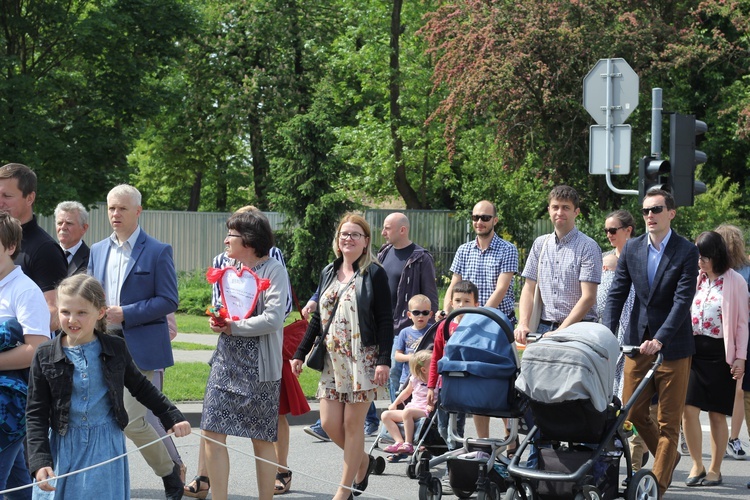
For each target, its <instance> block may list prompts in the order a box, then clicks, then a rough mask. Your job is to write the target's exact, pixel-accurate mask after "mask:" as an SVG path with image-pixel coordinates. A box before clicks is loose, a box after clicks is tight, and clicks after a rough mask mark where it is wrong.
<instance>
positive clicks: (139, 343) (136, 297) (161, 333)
mask: <svg viewBox="0 0 750 500" xmlns="http://www.w3.org/2000/svg"><path fill="white" fill-rule="evenodd" d="M109 246H110V239H109V238H106V239H104V240H102V241H99V242H97V243H94V244H93V245H92V246H91V256H90V258H89V266H88V271H87V272H88V274H90V275H91V276H93V277H95V278H96V279H97V280H99V282H100V283H101V284H102V286H104V283H105V273H106V272H107V259H108V258H109ZM105 289H106V288H105ZM178 303H179V298H178V295H177V273H176V272H175V268H174V260H173V259H172V247H171V246H170V245H167V244H166V243H162V242H160V241H159V240H156V239H154V238H152V237H151V236H149V235H148V234H146V232H145V231H144V230H143V229H141V233H140V234H139V235H138V240H137V241H136V244H135V246H134V247H133V252H132V253H131V255H130V262H129V263H128V267H127V269H126V270H125V280H124V281H123V282H122V288H121V289H120V306H121V307H122V313H123V316H124V318H125V320H124V321H123V324H122V326H123V335H124V337H125V342H126V343H127V345H128V349H129V350H130V354H131V355H132V356H133V360H135V363H136V364H137V365H138V368H140V369H141V370H156V369H160V368H166V367H168V366H172V365H173V364H174V357H173V356H172V345H171V343H170V340H169V326H168V325H167V315H168V314H169V313H173V312H175V311H176V310H177V304H178Z"/></svg>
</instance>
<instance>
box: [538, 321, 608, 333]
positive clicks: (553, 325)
mask: <svg viewBox="0 0 750 500" xmlns="http://www.w3.org/2000/svg"><path fill="white" fill-rule="evenodd" d="M594 322H596V320H593V319H582V320H581V323H594ZM539 324H540V325H544V326H548V327H550V328H551V329H552V330H557V328H558V327H559V326H560V325H561V324H562V323H558V322H557V321H547V320H546V319H543V320H541V321H540V322H539Z"/></svg>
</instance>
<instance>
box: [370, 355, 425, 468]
mask: <svg viewBox="0 0 750 500" xmlns="http://www.w3.org/2000/svg"><path fill="white" fill-rule="evenodd" d="M431 358H432V351H429V350H422V351H417V352H415V353H413V354H412V355H411V358H410V359H409V370H410V376H409V382H408V383H407V384H406V387H404V389H403V390H402V391H401V392H400V393H399V395H398V396H397V397H396V399H395V400H394V401H393V403H391V405H390V406H389V407H388V410H386V411H384V412H383V413H382V414H381V415H380V420H382V422H383V426H384V427H385V428H386V430H387V431H388V433H389V434H390V435H391V437H392V438H393V440H394V443H393V444H391V445H388V446H386V447H385V448H384V449H383V451H385V452H387V453H405V454H407V455H411V454H412V453H414V427H415V422H416V421H417V420H419V419H422V418H426V417H427V416H428V415H429V414H430V412H431V411H432V405H430V404H428V403H427V375H428V373H427V372H428V367H429V364H430V359H431ZM409 397H411V401H409V402H408V403H407V404H406V406H404V408H403V409H399V408H398V407H399V405H401V404H402V403H404V402H405V401H406V400H407V399H408V398H409ZM399 422H403V426H404V436H403V437H402V436H401V431H400V430H399V428H398V423H399Z"/></svg>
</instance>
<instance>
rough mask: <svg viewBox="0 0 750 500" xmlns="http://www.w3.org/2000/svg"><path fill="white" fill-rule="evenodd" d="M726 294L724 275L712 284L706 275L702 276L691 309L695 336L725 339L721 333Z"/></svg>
mask: <svg viewBox="0 0 750 500" xmlns="http://www.w3.org/2000/svg"><path fill="white" fill-rule="evenodd" d="M723 294H724V275H721V276H719V277H718V278H716V280H715V281H714V282H713V283H712V282H711V280H709V279H708V276H707V275H706V274H702V275H701V279H700V282H699V283H698V289H697V290H696V292H695V297H694V298H693V305H692V306H691V307H690V314H691V316H692V322H693V335H706V336H707V337H713V338H716V339H720V338H723V333H722V331H721V298H722V295H723Z"/></svg>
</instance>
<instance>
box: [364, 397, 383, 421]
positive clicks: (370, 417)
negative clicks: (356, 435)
mask: <svg viewBox="0 0 750 500" xmlns="http://www.w3.org/2000/svg"><path fill="white" fill-rule="evenodd" d="M365 423H366V424H374V425H375V426H379V425H380V419H379V418H378V410H377V408H375V402H374V401H373V402H372V403H370V409H369V410H367V416H366V417H365Z"/></svg>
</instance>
